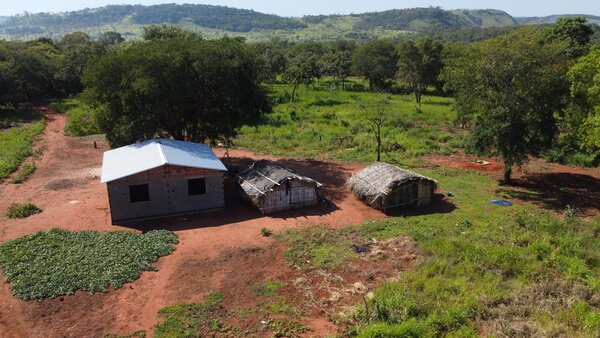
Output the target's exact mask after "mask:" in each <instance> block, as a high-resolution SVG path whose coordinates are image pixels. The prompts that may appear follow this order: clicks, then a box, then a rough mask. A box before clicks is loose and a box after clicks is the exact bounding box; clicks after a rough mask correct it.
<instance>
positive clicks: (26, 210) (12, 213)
mask: <svg viewBox="0 0 600 338" xmlns="http://www.w3.org/2000/svg"><path fill="white" fill-rule="evenodd" d="M40 212H42V209H40V208H39V207H38V206H37V205H35V204H33V203H24V204H19V203H13V204H11V205H10V206H9V207H8V210H7V211H6V217H7V218H27V217H29V216H31V215H35V214H39V213H40Z"/></svg>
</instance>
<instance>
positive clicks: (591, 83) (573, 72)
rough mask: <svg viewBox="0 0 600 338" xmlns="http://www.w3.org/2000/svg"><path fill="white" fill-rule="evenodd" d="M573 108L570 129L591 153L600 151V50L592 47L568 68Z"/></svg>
mask: <svg viewBox="0 0 600 338" xmlns="http://www.w3.org/2000/svg"><path fill="white" fill-rule="evenodd" d="M568 76H569V81H570V82H571V97H572V98H573V101H574V103H575V109H574V112H573V113H572V114H573V115H575V117H573V116H571V117H570V120H571V121H575V122H572V123H571V126H570V127H571V128H570V129H571V130H570V131H571V132H572V133H573V134H574V135H576V136H577V137H578V140H579V141H580V143H581V145H582V146H583V147H585V148H587V149H588V150H589V151H591V152H598V151H599V150H600V50H599V49H593V50H592V51H590V53H589V54H588V55H586V56H583V57H581V58H580V59H579V60H578V61H577V63H576V64H575V65H574V66H573V67H571V69H570V70H569V74H568Z"/></svg>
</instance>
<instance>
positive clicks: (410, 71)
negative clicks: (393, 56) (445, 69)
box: [398, 38, 443, 103]
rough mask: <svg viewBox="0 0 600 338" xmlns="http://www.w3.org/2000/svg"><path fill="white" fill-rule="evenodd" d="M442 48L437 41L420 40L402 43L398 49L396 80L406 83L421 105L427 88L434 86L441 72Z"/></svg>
mask: <svg viewBox="0 0 600 338" xmlns="http://www.w3.org/2000/svg"><path fill="white" fill-rule="evenodd" d="M442 49H443V46H442V44H441V43H439V42H437V41H433V40H431V39H429V38H422V39H419V40H417V42H414V41H412V40H407V41H404V42H403V43H401V44H400V46H399V47H398V59H399V60H398V78H399V79H400V80H401V81H402V82H404V83H406V84H407V85H408V86H409V87H410V88H411V90H412V92H413V93H414V95H415V101H416V102H417V103H421V96H423V94H424V93H425V91H426V89H427V87H428V86H432V85H435V84H436V82H437V78H438V76H439V75H440V72H441V70H442Z"/></svg>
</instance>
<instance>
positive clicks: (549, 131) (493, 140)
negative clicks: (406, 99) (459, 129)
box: [444, 28, 568, 183]
mask: <svg viewBox="0 0 600 338" xmlns="http://www.w3.org/2000/svg"><path fill="white" fill-rule="evenodd" d="M542 41H543V34H542V33H541V32H540V31H539V29H536V28H524V29H521V30H519V31H517V32H515V33H512V34H509V35H507V36H502V37H498V38H495V39H492V40H488V41H486V42H483V43H479V44H475V45H473V46H472V47H471V48H469V49H468V50H467V51H465V53H464V54H463V56H462V57H458V58H456V59H454V60H453V61H452V62H451V64H450V65H449V66H448V67H446V69H445V70H444V79H445V80H446V81H447V85H448V87H449V88H450V89H451V90H452V91H453V92H454V93H455V96H456V102H457V107H458V109H459V110H462V113H467V114H470V115H472V116H475V118H476V122H475V128H474V130H473V132H472V135H471V138H472V140H473V145H474V146H475V149H476V150H477V151H478V152H480V153H484V154H490V153H491V154H492V155H499V156H501V157H502V159H503V161H504V165H505V169H504V182H505V183H509V182H510V179H511V173H512V167H513V165H517V166H520V165H521V164H523V163H524V162H525V161H526V160H527V158H528V155H531V154H533V155H536V154H539V152H540V151H542V150H544V149H546V148H547V147H549V146H550V145H551V144H552V142H553V140H554V137H555V135H556V132H557V128H556V121H555V118H554V116H555V113H556V112H557V111H558V110H560V109H562V107H563V104H564V98H565V95H566V94H567V93H568V84H567V81H566V76H565V74H566V72H567V70H568V65H567V63H566V62H565V61H566V56H565V54H564V52H563V50H564V45H562V44H558V43H543V42H542Z"/></svg>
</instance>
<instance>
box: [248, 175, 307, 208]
mask: <svg viewBox="0 0 600 338" xmlns="http://www.w3.org/2000/svg"><path fill="white" fill-rule="evenodd" d="M287 182H288V183H289V188H287V187H286V183H285V182H284V183H281V185H280V186H276V187H274V188H273V191H268V192H267V193H266V194H265V195H263V196H261V198H259V199H258V200H256V201H255V203H254V204H255V205H256V207H257V208H258V209H259V210H260V211H261V212H262V213H263V214H272V213H275V212H279V211H284V210H292V209H299V208H304V207H309V206H313V205H317V204H319V196H318V193H317V187H316V186H315V183H311V182H307V181H302V180H298V179H290V180H288V181H287Z"/></svg>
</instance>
